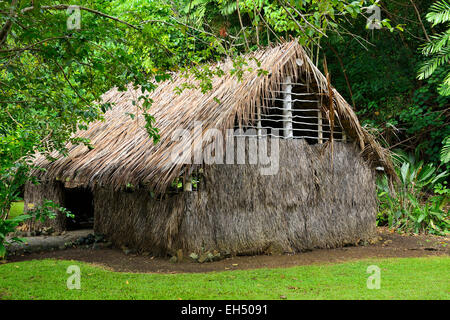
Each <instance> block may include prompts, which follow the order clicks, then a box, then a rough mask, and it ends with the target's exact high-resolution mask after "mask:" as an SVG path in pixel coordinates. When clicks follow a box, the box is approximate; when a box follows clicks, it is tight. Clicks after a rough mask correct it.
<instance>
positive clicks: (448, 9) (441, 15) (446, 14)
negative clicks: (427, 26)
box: [426, 0, 450, 26]
mask: <svg viewBox="0 0 450 320" xmlns="http://www.w3.org/2000/svg"><path fill="white" fill-rule="evenodd" d="M426 19H427V20H428V21H429V22H431V23H432V24H433V26H435V25H437V24H439V23H444V22H448V21H450V4H449V3H448V2H447V1H445V0H441V1H437V2H435V3H434V4H432V5H431V7H430V12H429V13H428V14H427V15H426Z"/></svg>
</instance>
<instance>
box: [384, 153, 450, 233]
mask: <svg viewBox="0 0 450 320" xmlns="http://www.w3.org/2000/svg"><path fill="white" fill-rule="evenodd" d="M394 162H395V163H396V172H397V175H398V178H399V179H398V180H399V183H398V184H396V185H395V186H394V188H390V186H389V182H388V178H387V177H386V176H383V177H380V178H379V179H378V180H377V188H378V199H379V204H380V213H379V214H378V224H384V223H387V224H388V225H389V227H392V228H395V229H397V230H402V231H409V232H414V233H419V232H428V233H433V234H438V235H444V234H447V233H448V231H449V227H450V221H449V215H448V211H446V205H447V203H448V201H449V192H448V189H447V188H446V186H445V182H444V185H442V184H441V183H440V182H441V181H442V180H443V179H444V178H446V177H447V176H448V173H447V172H446V171H444V172H441V173H438V171H437V169H436V167H434V166H433V165H432V164H424V162H423V161H418V160H417V158H416V157H415V156H414V155H413V154H407V153H405V152H402V151H398V152H397V154H396V155H395V156H394ZM392 189H393V190H392Z"/></svg>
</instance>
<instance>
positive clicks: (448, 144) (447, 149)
mask: <svg viewBox="0 0 450 320" xmlns="http://www.w3.org/2000/svg"><path fill="white" fill-rule="evenodd" d="M442 144H443V146H442V150H441V161H442V163H448V162H450V136H447V137H445V139H444V140H443V141H442Z"/></svg>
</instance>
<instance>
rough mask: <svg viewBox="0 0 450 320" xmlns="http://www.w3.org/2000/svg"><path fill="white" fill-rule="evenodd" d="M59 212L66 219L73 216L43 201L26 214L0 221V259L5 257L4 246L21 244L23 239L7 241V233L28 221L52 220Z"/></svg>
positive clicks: (15, 238) (50, 202)
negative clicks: (14, 243)
mask: <svg viewBox="0 0 450 320" xmlns="http://www.w3.org/2000/svg"><path fill="white" fill-rule="evenodd" d="M57 212H60V213H61V214H65V215H66V216H67V217H70V218H73V215H72V214H71V213H70V211H68V210H67V209H65V208H63V207H60V206H59V205H57V204H55V203H54V202H52V201H50V200H44V202H43V203H42V204H41V205H37V206H35V207H33V208H31V209H29V210H28V211H27V213H26V214H21V215H18V216H15V217H12V218H7V219H0V259H2V258H4V257H5V255H6V246H5V245H6V244H7V243H11V242H23V239H21V238H17V237H12V238H10V239H9V240H7V238H6V236H7V235H8V233H11V232H13V231H14V230H15V229H16V227H17V226H19V225H20V224H22V223H24V222H26V221H28V220H32V219H33V220H35V221H40V222H44V221H45V220H46V219H54V218H55V217H56V213H57Z"/></svg>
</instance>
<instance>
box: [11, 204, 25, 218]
mask: <svg viewBox="0 0 450 320" xmlns="http://www.w3.org/2000/svg"><path fill="white" fill-rule="evenodd" d="M22 213H23V201H18V202H13V204H12V205H11V210H10V211H9V218H14V217H17V216H19V215H21V214H22Z"/></svg>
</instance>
